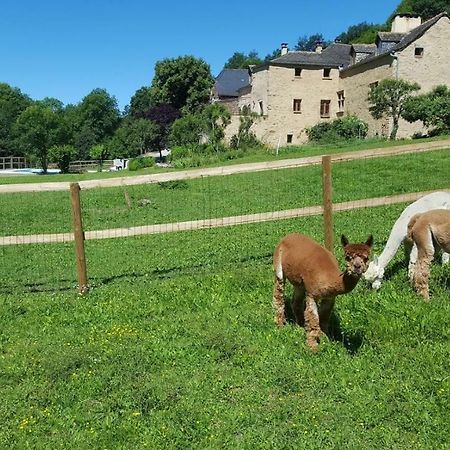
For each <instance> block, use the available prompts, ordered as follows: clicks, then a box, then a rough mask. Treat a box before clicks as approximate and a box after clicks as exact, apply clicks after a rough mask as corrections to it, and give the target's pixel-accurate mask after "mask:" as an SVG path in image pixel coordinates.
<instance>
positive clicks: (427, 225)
mask: <svg viewBox="0 0 450 450" xmlns="http://www.w3.org/2000/svg"><path fill="white" fill-rule="evenodd" d="M408 239H410V240H412V241H413V242H414V243H415V244H416V246H417V262H416V266H415V270H414V273H413V274H412V281H413V283H414V286H415V288H416V290H417V292H418V293H419V294H420V295H422V296H423V297H424V298H425V300H429V299H430V293H429V289H428V280H429V278H430V264H431V261H432V260H433V257H434V251H435V248H441V249H442V250H443V251H444V252H447V253H449V252H450V210H448V209H432V210H431V211H428V212H425V213H421V214H416V215H415V216H413V217H411V220H410V221H409V224H408Z"/></svg>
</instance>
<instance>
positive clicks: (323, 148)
mask: <svg viewBox="0 0 450 450" xmlns="http://www.w3.org/2000/svg"><path fill="white" fill-rule="evenodd" d="M444 139H448V136H437V137H434V138H427V139H415V140H414V141H411V140H410V139H405V140H397V141H395V142H392V141H386V140H381V139H368V140H361V141H351V142H342V143H334V144H320V145H319V144H304V145H301V146H288V147H282V148H280V149H279V151H278V154H277V152H276V150H274V149H269V148H268V149H258V150H250V151H249V152H248V153H247V154H245V155H244V156H243V157H241V158H238V159H232V160H229V161H218V162H216V163H214V164H209V166H222V165H233V164H244V163H254V162H261V161H275V160H280V159H286V158H302V157H305V156H316V155H324V154H329V155H331V154H335V153H342V152H351V151H358V150H368V149H374V148H385V147H394V146H401V145H410V144H419V143H421V142H423V143H425V144H426V143H428V142H431V141H439V140H444ZM207 166H208V165H205V167H207ZM174 170H176V169H172V168H160V167H152V168H148V169H143V170H139V171H138V172H130V171H129V170H123V171H119V172H109V171H103V172H85V173H81V174H65V175H59V174H56V175H55V174H52V175H20V176H11V175H3V176H2V175H1V173H0V184H13V183H38V182H53V181H67V182H76V181H83V180H92V179H99V178H115V177H128V176H135V175H145V174H153V173H161V172H167V171H174Z"/></svg>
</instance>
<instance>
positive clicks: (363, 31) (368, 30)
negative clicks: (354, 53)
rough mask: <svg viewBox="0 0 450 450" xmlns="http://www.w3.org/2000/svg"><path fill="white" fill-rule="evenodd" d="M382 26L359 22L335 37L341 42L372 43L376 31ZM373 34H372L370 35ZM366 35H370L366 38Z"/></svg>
mask: <svg viewBox="0 0 450 450" xmlns="http://www.w3.org/2000/svg"><path fill="white" fill-rule="evenodd" d="M383 28H384V26H383V25H375V24H373V23H367V22H361V23H358V24H357V25H351V26H350V27H348V29H347V31H344V32H342V33H341V34H339V35H338V36H337V37H336V41H340V42H341V43H342V44H355V43H368V44H370V43H373V42H375V36H376V33H377V32H378V31H381V30H382V29H383ZM372 35H373V36H372ZM366 36H370V37H369V38H368V39H367V38H366ZM367 40H368V41H369V42H366V41H367Z"/></svg>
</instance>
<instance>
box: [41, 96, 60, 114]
mask: <svg viewBox="0 0 450 450" xmlns="http://www.w3.org/2000/svg"><path fill="white" fill-rule="evenodd" d="M36 103H39V104H40V105H41V106H44V107H46V108H50V109H51V110H52V111H54V112H62V111H63V110H64V103H63V102H62V101H61V100H58V99H57V98H53V97H45V98H43V99H42V100H37V101H36Z"/></svg>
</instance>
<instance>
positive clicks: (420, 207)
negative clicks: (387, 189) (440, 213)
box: [363, 192, 450, 289]
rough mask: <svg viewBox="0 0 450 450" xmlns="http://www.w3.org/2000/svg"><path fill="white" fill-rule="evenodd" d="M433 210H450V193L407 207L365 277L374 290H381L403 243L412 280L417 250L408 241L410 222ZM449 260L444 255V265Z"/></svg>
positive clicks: (430, 197) (445, 254)
mask: <svg viewBox="0 0 450 450" xmlns="http://www.w3.org/2000/svg"><path fill="white" fill-rule="evenodd" d="M432 209H450V193H448V192H433V193H432V194H428V195H425V196H423V197H421V198H419V199H418V200H416V201H415V202H414V203H411V204H410V205H409V206H407V207H406V208H405V209H404V210H403V212H402V213H401V214H400V217H399V218H398V219H397V220H396V222H395V224H394V226H393V227H392V231H391V234H390V235H389V239H388V241H387V243H386V246H385V247H384V250H383V252H382V253H381V255H380V256H378V257H377V256H374V258H373V261H371V263H370V264H369V268H368V269H367V271H366V272H365V274H364V275H363V277H364V279H365V280H366V281H368V282H369V283H372V287H373V288H374V289H379V288H380V286H381V281H382V280H383V276H384V269H385V268H386V266H387V265H388V264H389V261H391V259H392V258H393V257H394V256H395V254H396V253H397V250H398V248H399V247H400V245H401V244H402V243H404V246H405V255H406V257H408V254H409V265H408V275H409V278H410V279H411V277H412V274H413V272H414V265H415V263H416V260H417V248H416V246H415V245H414V246H413V247H411V243H410V242H409V241H408V240H406V234H407V228H408V222H409V220H410V219H411V217H412V216H413V215H414V214H417V213H422V212H426V211H430V210H432ZM448 260H449V255H448V253H443V254H442V263H443V264H445V263H447V262H448Z"/></svg>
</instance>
